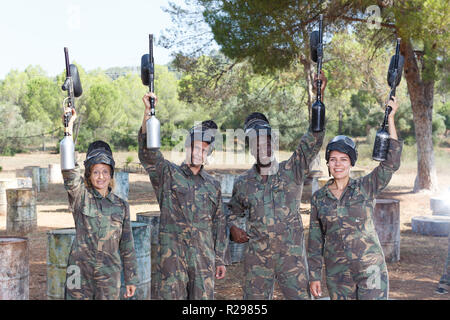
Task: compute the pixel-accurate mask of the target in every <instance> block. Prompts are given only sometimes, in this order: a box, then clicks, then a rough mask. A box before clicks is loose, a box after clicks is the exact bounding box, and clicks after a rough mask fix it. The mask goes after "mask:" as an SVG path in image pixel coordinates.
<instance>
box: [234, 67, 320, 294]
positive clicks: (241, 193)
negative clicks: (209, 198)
mask: <svg viewBox="0 0 450 320" xmlns="http://www.w3.org/2000/svg"><path fill="white" fill-rule="evenodd" d="M321 79H322V81H323V86H322V92H323V91H324V90H325V87H326V78H325V77H324V76H323V74H322V75H321ZM244 131H245V132H246V135H248V136H249V137H250V148H251V152H252V154H253V156H254V157H255V159H256V164H255V165H253V167H252V168H251V169H250V170H248V171H247V172H245V173H244V174H242V175H241V176H239V177H238V178H237V179H236V181H235V183H234V186H233V194H232V198H231V200H230V203H229V206H230V208H231V214H230V216H229V224H230V233H231V236H232V239H233V241H235V242H238V243H243V242H246V241H248V246H247V251H246V252H245V257H244V284H243V291H244V299H259V300H261V299H265V300H269V299H272V297H273V289H274V284H275V280H276V281H277V282H278V284H279V287H280V289H281V291H282V293H283V295H284V297H285V298H286V299H308V298H309V295H308V268H307V262H306V251H305V243H304V235H303V224H302V220H301V216H300V212H299V209H300V200H301V196H302V188H303V182H304V180H305V178H306V177H307V176H308V173H309V167H310V164H311V161H312V160H313V159H314V157H315V156H316V155H317V153H318V152H319V150H320V147H321V145H322V141H323V137H324V135H325V131H322V132H319V133H313V132H312V131H311V129H309V130H308V132H307V133H306V134H305V135H304V136H303V137H302V139H301V141H300V144H299V145H298V147H297V149H296V150H295V152H294V153H293V155H292V156H291V157H290V158H289V160H287V161H283V162H281V163H278V162H277V161H276V159H275V158H274V156H273V148H272V140H273V133H272V130H271V128H270V125H269V122H268V120H267V118H266V117H265V116H264V115H263V114H261V113H253V114H251V115H249V116H248V117H247V119H246V121H245V126H244ZM246 210H248V223H247V224H248V226H247V230H248V233H246V232H245V231H243V230H242V229H240V228H239V227H238V224H237V223H236V222H237V221H236V220H237V218H238V217H239V216H241V215H243V214H244V212H245V211H246Z"/></svg>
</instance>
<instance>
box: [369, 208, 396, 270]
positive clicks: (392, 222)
mask: <svg viewBox="0 0 450 320" xmlns="http://www.w3.org/2000/svg"><path fill="white" fill-rule="evenodd" d="M373 219H374V224H375V229H376V231H377V234H378V239H379V240H380V244H381V247H382V248H383V252H384V257H385V259H386V262H397V261H400V202H399V201H398V200H395V199H375V207H374V211H373Z"/></svg>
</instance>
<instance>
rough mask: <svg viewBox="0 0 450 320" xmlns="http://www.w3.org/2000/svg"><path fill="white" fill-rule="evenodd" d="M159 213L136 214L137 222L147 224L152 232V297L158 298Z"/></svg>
mask: <svg viewBox="0 0 450 320" xmlns="http://www.w3.org/2000/svg"><path fill="white" fill-rule="evenodd" d="M159 216H160V212H159V211H146V212H138V213H137V214H136V220H137V221H139V222H143V223H147V224H148V225H150V232H151V240H150V242H151V252H152V254H151V255H152V258H151V262H152V294H151V296H152V297H156V296H157V295H158V293H157V291H156V290H157V285H158V284H157V283H156V282H155V281H156V275H155V272H156V261H157V260H156V258H157V255H158V249H159Z"/></svg>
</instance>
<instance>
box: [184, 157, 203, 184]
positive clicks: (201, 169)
mask: <svg viewBox="0 0 450 320" xmlns="http://www.w3.org/2000/svg"><path fill="white" fill-rule="evenodd" d="M180 168H181V170H182V171H183V172H184V174H185V175H187V176H188V177H190V176H193V175H194V173H193V172H192V170H191V168H189V166H188V165H187V163H186V162H184V161H183V163H182V164H181V166H180ZM198 174H199V175H200V177H202V178H203V179H205V180H206V176H205V172H204V170H203V165H202V166H201V167H200V171H199V172H198Z"/></svg>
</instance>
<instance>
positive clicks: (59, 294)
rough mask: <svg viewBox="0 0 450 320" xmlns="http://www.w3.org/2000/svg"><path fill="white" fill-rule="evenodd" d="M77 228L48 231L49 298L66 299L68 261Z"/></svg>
mask: <svg viewBox="0 0 450 320" xmlns="http://www.w3.org/2000/svg"><path fill="white" fill-rule="evenodd" d="M75 234H76V232H75V228H64V229H57V230H52V231H48V232H47V299H48V300H64V285H65V282H66V271H67V263H68V261H69V255H70V250H71V248H72V243H73V241H74V240H75Z"/></svg>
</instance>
